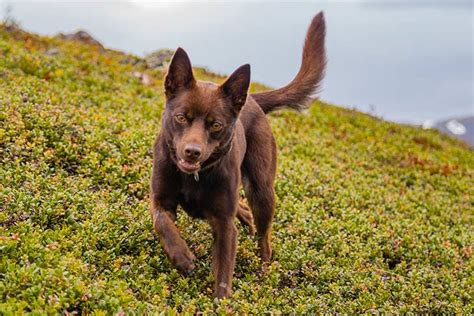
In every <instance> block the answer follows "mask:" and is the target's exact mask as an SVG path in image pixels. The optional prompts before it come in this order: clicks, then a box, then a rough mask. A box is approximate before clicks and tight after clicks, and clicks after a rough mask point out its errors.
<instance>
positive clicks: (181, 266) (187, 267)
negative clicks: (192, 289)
mask: <svg viewBox="0 0 474 316" xmlns="http://www.w3.org/2000/svg"><path fill="white" fill-rule="evenodd" d="M194 260H196V257H195V256H194V255H193V253H192V252H191V251H189V250H186V251H179V252H177V253H175V254H173V255H172V256H171V262H172V263H173V265H174V266H175V267H176V269H178V271H179V272H181V273H183V274H189V273H191V272H192V271H193V270H194V268H195V265H194Z"/></svg>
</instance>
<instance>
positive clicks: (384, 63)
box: [0, 0, 474, 123]
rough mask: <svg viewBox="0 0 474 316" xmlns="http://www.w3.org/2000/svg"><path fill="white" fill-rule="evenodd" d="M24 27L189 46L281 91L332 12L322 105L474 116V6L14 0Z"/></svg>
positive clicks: (216, 67) (221, 66) (110, 40)
mask: <svg viewBox="0 0 474 316" xmlns="http://www.w3.org/2000/svg"><path fill="white" fill-rule="evenodd" d="M7 4H9V5H10V7H11V8H12V11H11V15H12V16H13V17H15V18H16V19H17V20H18V21H19V22H20V24H21V25H22V27H24V28H25V29H27V30H29V31H33V32H36V33H39V34H47V35H54V34H56V33H58V32H72V31H75V30H77V29H85V30H87V31H88V32H90V33H91V34H92V35H93V36H94V37H95V38H96V39H98V40H99V41H101V42H102V43H103V44H104V45H105V46H106V47H110V48H115V49H119V50H123V51H126V52H130V53H133V54H136V55H139V56H144V55H146V54H148V53H151V52H153V51H155V50H157V49H160V48H164V47H167V48H176V47H178V46H181V47H183V48H184V49H185V50H186V51H187V52H188V54H189V55H190V57H191V60H192V62H193V64H195V65H198V66H204V67H206V68H208V69H210V70H213V71H216V72H219V73H222V74H228V73H231V72H232V71H233V70H234V69H235V68H237V67H238V66H239V65H241V64H244V63H250V64H251V66H252V78H253V80H254V81H259V82H262V83H265V84H268V85H271V86H274V87H279V86H281V85H283V84H285V83H286V82H288V81H290V80H291V79H292V77H293V76H294V75H295V74H296V72H297V70H298V67H299V63H300V57H301V50H302V44H303V39H304V36H305V32H306V28H307V27H308V24H309V22H310V21H311V18H312V16H313V15H314V14H316V13H317V12H318V11H319V10H324V12H325V15H326V22H327V30H328V31H327V55H328V66H327V75H326V78H325V81H324V83H323V90H322V93H321V98H322V99H323V100H326V101H329V102H333V103H336V104H339V105H342V106H346V107H351V108H352V107H353V108H357V109H360V110H362V111H365V112H369V113H372V114H374V115H377V116H381V117H383V118H385V119H389V120H394V121H398V122H406V123H421V122H423V121H425V120H429V119H434V120H438V119H446V118H451V117H463V116H469V115H474V101H473V98H474V92H473V88H472V87H473V86H474V80H473V68H474V61H473V51H474V44H473V7H472V2H471V1H456V0H451V1H450V0H446V1H430V0H424V1H421V0H413V1H401V0H399V1H382V0H378V1H312V2H297V1H291V2H290V1H278V2H275V1H252V2H249V1H230V0H229V1H218V2H216V1H212V2H211V1H207V2H203V1H202V2H182V1H174V2H166V1H161V2H156V1H154V2H151V1H143V0H133V1H101V2H98V1H61V2H58V1H56V2H55V1H49V2H45V1H6V0H0V7H5V5H7Z"/></svg>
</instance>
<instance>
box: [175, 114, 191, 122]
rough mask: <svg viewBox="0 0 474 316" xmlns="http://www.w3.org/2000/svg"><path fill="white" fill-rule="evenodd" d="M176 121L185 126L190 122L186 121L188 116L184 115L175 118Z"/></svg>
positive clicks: (177, 115)
mask: <svg viewBox="0 0 474 316" xmlns="http://www.w3.org/2000/svg"><path fill="white" fill-rule="evenodd" d="M174 119H175V120H176V122H178V123H179V124H184V123H186V122H187V121H188V120H187V119H186V116H184V115H183V114H176V115H175V116H174Z"/></svg>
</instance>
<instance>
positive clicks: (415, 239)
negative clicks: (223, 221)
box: [0, 27, 474, 314]
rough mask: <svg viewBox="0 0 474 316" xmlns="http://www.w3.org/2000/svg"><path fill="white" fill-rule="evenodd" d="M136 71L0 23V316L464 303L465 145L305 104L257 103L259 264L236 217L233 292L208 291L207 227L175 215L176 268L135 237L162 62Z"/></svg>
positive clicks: (468, 201) (156, 124) (148, 231)
mask: <svg viewBox="0 0 474 316" xmlns="http://www.w3.org/2000/svg"><path fill="white" fill-rule="evenodd" d="M145 68H146V66H145V63H144V62H142V61H141V60H140V59H139V58H136V57H132V56H128V55H125V54H122V53H119V52H114V51H108V50H103V49H101V48H100V47H95V46H88V45H84V44H81V43H77V42H72V41H64V40H59V39H54V38H47V37H39V36H36V35H31V34H28V33H24V32H22V31H19V30H15V29H11V28H10V29H8V30H7V29H6V28H2V27H0V162H1V168H0V179H1V182H0V223H1V225H0V254H1V259H0V313H2V314H16V313H21V312H26V311H33V312H36V313H62V312H64V311H68V312H73V311H79V312H83V313H85V312H87V313H89V312H92V311H95V312H99V313H101V312H102V313H107V314H109V313H115V312H119V311H124V312H132V311H135V312H139V313H141V312H145V311H147V312H156V311H164V310H174V311H178V312H182V311H189V312H196V311H217V312H220V313H225V312H248V313H260V312H269V311H274V312H277V311H281V312H285V313H288V312H298V313H299V312H336V311H337V312H349V313H356V312H376V311H385V312H406V311H412V312H448V313H454V312H456V313H466V314H467V313H472V311H473V307H474V305H473V297H472V295H473V290H474V279H473V275H474V271H473V268H474V262H473V260H474V259H473V245H474V233H473V231H474V230H473V216H474V212H473V211H474V186H473V183H474V181H473V180H474V177H473V175H474V174H473V171H474V155H473V151H472V150H470V149H469V148H468V147H467V146H466V145H463V144H462V143H460V142H458V141H456V140H452V139H450V138H447V137H445V136H442V135H440V134H439V133H437V132H435V131H425V130H421V129H419V128H415V127H409V126H401V125H398V124H394V123H388V122H384V121H382V120H379V119H377V118H373V117H370V116H368V115H365V114H361V113H359V112H356V111H352V110H347V109H343V108H339V107H336V106H333V105H329V104H327V103H323V102H316V103H315V104H314V105H313V106H312V107H311V109H310V110H309V111H308V112H307V113H303V114H298V113H294V112H290V111H286V112H279V113H275V114H274V115H271V117H270V121H271V125H272V128H273V130H274V132H275V135H276V139H277V142H278V147H279V164H278V169H279V171H278V176H277V181H276V184H275V187H276V193H277V215H276V219H275V223H274V232H273V244H274V260H273V262H272V264H271V265H270V266H269V268H268V271H266V272H263V271H262V269H261V268H260V263H259V259H258V257H257V249H256V242H255V241H254V240H253V239H252V238H250V237H248V236H247V234H246V231H245V229H244V228H242V226H241V225H240V224H239V231H240V237H239V247H238V253H237V268H236V271H235V279H234V297H233V298H232V299H228V300H223V301H220V302H218V301H214V300H213V299H212V298H211V293H212V291H211V286H212V275H211V270H210V251H209V248H210V244H211V233H210V229H209V228H208V225H207V224H206V223H204V222H202V221H191V220H190V219H189V218H188V217H187V216H185V215H183V214H182V213H180V216H179V219H178V223H179V227H180V228H181V229H182V232H183V235H184V237H185V239H186V240H187V241H188V242H189V244H190V246H191V248H192V249H193V251H194V252H195V254H196V255H197V257H198V260H197V269H196V270H195V271H194V272H193V273H192V275H190V276H181V275H180V274H178V273H177V271H176V270H175V269H173V268H172V267H171V265H170V263H169V261H168V260H167V259H166V257H165V254H164V252H163V251H162V249H161V246H160V243H159V241H158V239H157V238H156V237H155V236H154V235H153V233H152V225H151V221H150V219H149V214H148V200H147V195H148V192H149V190H148V185H149V177H150V171H151V164H152V157H151V150H150V149H151V145H152V142H153V140H154V137H155V135H156V134H157V132H158V130H159V128H160V116H161V113H162V110H163V102H164V97H163V90H162V76H163V73H162V72H161V71H160V70H153V71H151V70H146V69H145ZM137 71H138V72H142V73H143V72H145V73H147V74H148V75H149V76H150V77H151V78H152V81H151V84H150V85H144V84H142V83H141V82H140V79H139V78H137V76H136V74H135V75H134V72H137ZM196 71H197V76H198V77H199V78H201V79H206V80H217V81H219V80H222V77H219V76H217V75H213V74H211V73H208V72H206V71H204V70H202V69H201V70H200V69H197V70H196ZM261 88H262V87H261V86H257V85H255V86H254V87H253V89H254V90H258V89H261Z"/></svg>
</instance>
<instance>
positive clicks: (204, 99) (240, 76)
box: [163, 48, 250, 173]
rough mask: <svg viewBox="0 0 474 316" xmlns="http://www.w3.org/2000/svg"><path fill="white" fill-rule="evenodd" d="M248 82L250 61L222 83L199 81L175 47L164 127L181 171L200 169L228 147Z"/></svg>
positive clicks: (180, 50)
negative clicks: (214, 155)
mask: <svg viewBox="0 0 474 316" xmlns="http://www.w3.org/2000/svg"><path fill="white" fill-rule="evenodd" d="M249 84H250V66H249V65H248V64H247V65H243V66H241V67H239V68H238V69H237V70H236V71H234V73H233V74H232V75H230V76H229V77H228V78H227V80H226V81H225V82H224V83H223V84H222V85H216V84H213V83H209V82H200V81H197V80H195V79H194V75H193V71H192V67H191V62H190V60H189V57H188V55H187V54H186V52H185V51H184V50H183V49H182V48H178V49H177V50H176V52H175V54H174V56H173V58H172V60H171V63H170V66H169V69H168V73H167V75H166V78H165V92H166V108H165V113H164V116H163V131H164V133H165V137H166V139H167V142H168V146H169V147H170V149H171V151H172V155H171V156H172V157H173V159H175V160H176V161H175V162H176V164H177V166H178V168H179V169H180V170H181V171H183V172H185V173H194V172H197V171H199V170H200V169H201V166H202V165H203V164H204V162H205V161H206V160H208V159H209V157H211V155H213V154H217V153H219V152H221V151H223V150H224V149H225V148H228V146H229V145H230V142H231V141H232V137H233V133H234V128H235V123H236V121H237V117H238V115H239V113H240V110H241V108H242V106H244V104H245V102H246V100H247V91H248V88H249Z"/></svg>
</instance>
